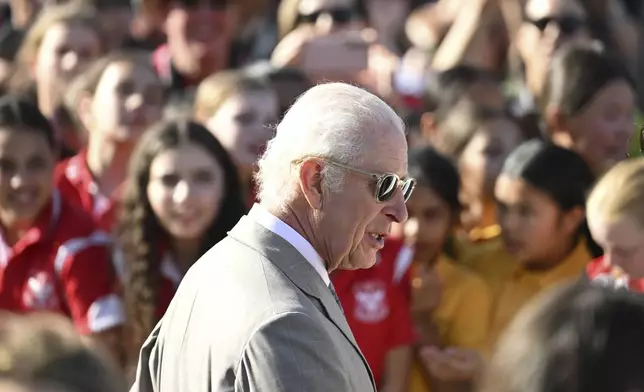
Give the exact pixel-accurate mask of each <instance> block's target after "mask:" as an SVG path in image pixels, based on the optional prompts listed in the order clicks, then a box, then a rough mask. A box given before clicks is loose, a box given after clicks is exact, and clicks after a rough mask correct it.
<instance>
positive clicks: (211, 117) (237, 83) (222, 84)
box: [194, 71, 279, 205]
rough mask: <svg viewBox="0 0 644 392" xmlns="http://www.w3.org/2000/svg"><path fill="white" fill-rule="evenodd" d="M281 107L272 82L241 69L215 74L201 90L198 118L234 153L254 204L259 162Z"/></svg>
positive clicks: (197, 110) (249, 198) (198, 96)
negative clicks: (254, 181) (254, 76)
mask: <svg viewBox="0 0 644 392" xmlns="http://www.w3.org/2000/svg"><path fill="white" fill-rule="evenodd" d="M278 110H279V101H278V98H277V95H276V94H275V92H274V91H273V90H272V89H271V88H270V87H269V86H268V84H266V83H264V82H263V81H262V80H261V79H259V78H253V77H250V76H247V75H246V74H244V73H242V72H239V71H225V72H220V73H217V74H214V75H212V76H210V77H208V78H207V79H206V80H204V81H203V82H202V83H201V84H200V85H199V88H198V89H197V96H196V98H195V106H194V117H195V119H196V120H197V121H199V122H201V123H202V124H204V125H205V126H206V127H207V128H208V129H210V131H211V132H212V133H213V135H215V136H216V137H217V139H218V140H219V142H220V143H221V144H222V145H223V146H224V148H226V150H228V153H229V154H230V155H231V156H232V158H233V160H234V161H235V164H236V165H237V169H238V171H239V175H240V181H241V184H242V186H243V187H244V193H246V194H247V195H249V196H248V200H249V202H250V204H251V205H252V203H253V202H254V201H255V190H254V186H253V181H252V177H253V172H254V169H255V163H256V162H257V159H258V158H259V155H260V154H261V153H262V151H263V150H264V147H265V145H266V142H268V140H269V139H270V138H271V137H272V136H273V130H272V128H271V127H270V126H271V125H274V124H275V123H277V117H278Z"/></svg>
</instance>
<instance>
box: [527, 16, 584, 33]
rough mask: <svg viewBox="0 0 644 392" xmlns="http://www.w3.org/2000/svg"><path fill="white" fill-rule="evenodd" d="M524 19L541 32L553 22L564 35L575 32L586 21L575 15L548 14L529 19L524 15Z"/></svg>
mask: <svg viewBox="0 0 644 392" xmlns="http://www.w3.org/2000/svg"><path fill="white" fill-rule="evenodd" d="M526 21H527V22H529V23H530V24H532V25H533V26H535V27H536V28H538V29H539V31H541V32H543V31H544V30H545V29H546V28H547V27H548V25H550V24H551V23H554V24H556V25H557V27H559V30H560V31H561V32H562V33H563V34H565V35H572V34H574V33H576V32H577V31H578V30H579V29H581V28H582V27H583V26H585V24H586V22H584V21H583V20H582V19H580V18H578V17H576V16H558V17H557V16H549V17H545V18H541V19H530V18H527V17H526Z"/></svg>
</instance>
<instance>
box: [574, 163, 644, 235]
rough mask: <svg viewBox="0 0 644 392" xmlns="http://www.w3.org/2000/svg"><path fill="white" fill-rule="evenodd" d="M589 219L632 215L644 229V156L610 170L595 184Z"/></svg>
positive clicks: (589, 204)
mask: <svg viewBox="0 0 644 392" xmlns="http://www.w3.org/2000/svg"><path fill="white" fill-rule="evenodd" d="M586 210H587V211H588V219H593V217H595V216H597V214H599V217H601V218H602V219H605V220H609V221H610V220H614V219H616V218H619V217H622V216H629V217H631V218H632V219H633V220H634V221H635V223H637V224H638V225H639V226H641V227H642V228H644V159H642V158H637V159H630V160H627V161H624V162H620V163H618V164H617V165H615V166H614V167H613V168H612V169H610V170H609V171H608V172H607V173H606V174H605V175H604V176H603V177H602V178H601V179H600V180H599V181H598V182H597V185H595V188H594V189H593V191H592V192H591V194H590V196H589V197H588V201H587V203H586Z"/></svg>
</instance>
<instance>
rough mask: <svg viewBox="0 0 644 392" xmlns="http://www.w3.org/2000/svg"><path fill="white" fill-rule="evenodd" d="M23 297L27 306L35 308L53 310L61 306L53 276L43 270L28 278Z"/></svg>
mask: <svg viewBox="0 0 644 392" xmlns="http://www.w3.org/2000/svg"><path fill="white" fill-rule="evenodd" d="M22 299H23V302H24V304H25V306H26V307H27V308H29V309H33V310H51V309H56V308H58V307H59V302H58V296H57V295H56V287H55V283H54V281H53V278H52V277H51V275H50V274H48V273H46V272H42V271H40V272H37V273H35V274H33V275H32V276H30V277H29V279H27V285H26V287H25V289H24V292H23V297H22Z"/></svg>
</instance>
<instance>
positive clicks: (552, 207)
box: [491, 140, 594, 340]
mask: <svg viewBox="0 0 644 392" xmlns="http://www.w3.org/2000/svg"><path fill="white" fill-rule="evenodd" d="M593 181H594V176H593V174H592V172H591V170H590V168H589V167H588V165H587V164H586V162H585V161H584V160H583V159H582V158H581V157H580V156H579V155H577V154H575V153H574V152H572V151H570V150H566V149H563V148H561V147H557V146H555V145H553V144H549V143H544V142H542V141H539V140H532V141H529V142H526V143H524V144H522V145H521V146H519V147H518V148H517V149H516V150H515V151H514V152H513V153H512V154H511V155H510V156H509V157H508V159H507V161H506V162H505V165H504V166H503V171H502V172H501V175H500V176H499V178H498V180H497V182H496V188H495V195H496V200H497V211H498V214H499V224H500V225H501V228H502V236H503V242H504V244H505V248H506V250H507V251H508V252H509V253H510V254H511V255H512V257H513V258H515V260H516V267H515V268H514V269H513V271H511V273H510V274H509V275H507V276H506V277H505V281H504V282H503V284H502V286H501V287H500V289H499V292H498V293H497V294H498V296H497V297H496V304H495V310H494V311H493V315H492V328H493V331H492V334H491V337H492V339H493V340H494V339H495V338H496V337H497V336H498V334H499V333H500V332H501V331H502V330H503V329H504V328H505V327H506V326H507V325H508V323H509V322H510V320H511V319H512V318H513V317H514V316H515V314H516V313H517V311H518V310H519V308H521V307H522V306H523V305H524V304H525V303H527V302H528V300H530V299H531V298H532V297H533V296H534V295H536V294H538V293H539V292H541V291H543V290H545V289H548V288H549V287H551V286H553V285H555V284H558V283H560V282H564V281H568V280H571V279H576V278H578V277H579V276H580V274H581V273H582V271H583V270H584V268H585V267H586V264H587V263H588V262H589V261H590V260H591V259H592V256H591V253H590V251H589V244H590V243H591V242H592V239H591V238H590V236H589V234H588V228H587V227H586V223H585V211H584V207H585V203H586V193H587V192H588V190H589V189H590V187H591V186H592V184H593Z"/></svg>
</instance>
